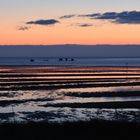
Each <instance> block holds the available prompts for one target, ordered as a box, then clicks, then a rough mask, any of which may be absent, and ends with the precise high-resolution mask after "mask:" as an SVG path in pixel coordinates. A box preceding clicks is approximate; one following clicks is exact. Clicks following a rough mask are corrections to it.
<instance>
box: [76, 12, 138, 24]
mask: <svg viewBox="0 0 140 140" xmlns="http://www.w3.org/2000/svg"><path fill="white" fill-rule="evenodd" d="M79 16H80V17H89V18H91V19H100V20H109V21H111V22H114V23H119V24H140V11H123V12H120V13H117V12H106V13H103V14H102V13H94V14H87V15H79Z"/></svg>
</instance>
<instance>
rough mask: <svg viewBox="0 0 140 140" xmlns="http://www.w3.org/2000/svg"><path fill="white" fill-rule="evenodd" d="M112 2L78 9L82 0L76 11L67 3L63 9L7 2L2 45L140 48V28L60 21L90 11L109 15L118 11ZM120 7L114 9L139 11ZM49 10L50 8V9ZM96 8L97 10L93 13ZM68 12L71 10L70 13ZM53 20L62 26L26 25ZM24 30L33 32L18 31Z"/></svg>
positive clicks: (0, 31) (0, 37) (1, 29)
mask: <svg viewBox="0 0 140 140" xmlns="http://www.w3.org/2000/svg"><path fill="white" fill-rule="evenodd" d="M72 1H73V0H72ZM72 1H71V2H72ZM95 1H96V0H95ZM101 1H102V2H103V0H100V2H101ZM109 1H110V5H109V6H108V5H107V4H106V5H105V4H104V5H103V4H100V3H99V2H98V1H96V3H94V2H92V1H91V0H87V3H86V2H83V3H82V2H81V3H80V4H81V5H78V3H79V2H80V0H76V2H77V3H76V4H75V6H76V7H77V8H76V7H72V3H71V2H69V3H65V2H64V1H63V2H62V1H61V4H62V5H61V6H59V5H58V7H57V5H56V4H57V2H56V0H52V1H48V3H47V2H45V1H43V2H39V1H37V0H35V1H34V3H33V0H29V4H24V2H23V1H22V2H21V3H20V2H19V1H17V0H14V2H15V3H12V4H11V5H10V4H8V1H7V0H5V3H3V6H0V8H2V9H1V11H2V12H1V13H0V17H1V19H2V20H1V26H0V44H1V45H10V44H35V45H38V44H43V45H47V44H140V24H115V23H111V22H105V21H103V20H93V19H92V20H91V19H89V18H72V19H66V20H60V19H59V16H63V15H65V13H66V14H69V13H70V14H71V13H75V14H80V12H82V13H84V14H87V12H88V11H89V12H88V13H92V12H95V13H97V12H98V11H99V12H103V11H104V12H105V11H107V9H108V11H112V9H113V8H112V7H113V6H114V7H115V5H113V1H112V0H109ZM124 1H126V0H124ZM128 1H129V0H128ZM134 1H135V0H134ZM6 2H7V3H6ZM73 2H74V1H73ZM119 2H120V3H119ZM55 3H56V4H55ZM1 4H2V3H1ZM33 4H34V5H33ZM45 4H46V5H45ZM108 4H109V3H108ZM116 4H118V5H117V6H118V7H117V8H116V9H114V10H116V11H117V10H118V11H125V9H126V10H128V9H130V7H131V6H132V7H133V9H134V10H135V9H136V10H138V7H137V4H136V5H132V4H131V3H130V1H129V3H128V8H127V6H126V7H119V5H121V1H120V0H118V3H117V2H116ZM53 5H54V7H53ZM90 5H91V6H90ZM94 5H95V6H94ZM45 6H46V7H45ZM47 6H49V7H48V8H47ZM51 6H52V8H51ZM68 6H69V7H68ZM92 6H93V9H94V10H92V11H91V9H92ZM100 7H101V8H100ZM66 8H69V9H67V10H66ZM7 9H8V10H7ZM88 9H89V10H88ZM99 9H100V10H99ZM121 9H122V10H121ZM130 10H131V9H130ZM51 18H55V19H57V20H59V21H60V23H58V24H55V25H51V26H42V25H26V24H25V23H26V22H28V21H32V20H37V19H51ZM78 23H83V24H85V23H88V24H92V25H93V26H89V27H78V26H76V25H77V24H78ZM20 26H21V27H25V26H27V27H28V28H29V29H28V30H24V31H23V30H18V28H19V27H20Z"/></svg>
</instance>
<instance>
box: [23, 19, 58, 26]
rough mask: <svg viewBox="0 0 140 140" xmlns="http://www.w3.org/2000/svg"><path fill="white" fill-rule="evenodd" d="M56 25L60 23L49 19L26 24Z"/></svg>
mask: <svg viewBox="0 0 140 140" xmlns="http://www.w3.org/2000/svg"><path fill="white" fill-rule="evenodd" d="M56 23H59V21H58V20H55V19H47V20H43V19H41V20H36V21H29V22H26V24H37V25H54V24H56Z"/></svg>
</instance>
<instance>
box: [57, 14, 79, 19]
mask: <svg viewBox="0 0 140 140" xmlns="http://www.w3.org/2000/svg"><path fill="white" fill-rule="evenodd" d="M75 16H76V15H64V16H61V17H60V19H69V18H73V17H75Z"/></svg>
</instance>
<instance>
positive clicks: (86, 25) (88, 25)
mask: <svg viewBox="0 0 140 140" xmlns="http://www.w3.org/2000/svg"><path fill="white" fill-rule="evenodd" d="M77 26H79V27H91V26H93V24H90V23H78V24H77Z"/></svg>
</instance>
